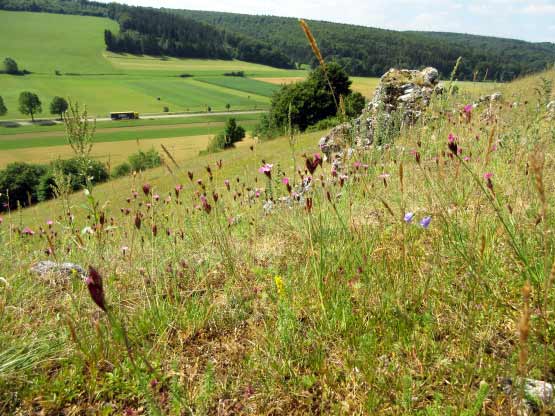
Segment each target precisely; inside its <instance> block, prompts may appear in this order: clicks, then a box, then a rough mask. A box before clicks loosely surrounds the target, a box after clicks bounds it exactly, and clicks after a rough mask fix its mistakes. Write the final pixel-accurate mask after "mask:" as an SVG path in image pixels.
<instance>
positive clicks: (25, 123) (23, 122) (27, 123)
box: [0, 110, 266, 126]
mask: <svg viewBox="0 0 555 416" xmlns="http://www.w3.org/2000/svg"><path fill="white" fill-rule="evenodd" d="M265 112H266V110H248V111H221V112H217V111H216V112H211V113H172V114H164V113H161V114H140V115H139V117H140V118H141V119H143V120H144V119H158V118H189V117H208V116H232V115H239V114H260V113H265ZM45 120H48V121H53V122H54V123H61V121H60V120H55V119H40V120H37V121H45ZM91 120H92V118H91ZM110 120H111V119H110V117H100V118H97V119H96V121H110ZM4 121H5V122H9V121H8V120H0V123H2V122H4ZM10 121H11V122H17V123H19V124H20V125H22V126H31V125H32V124H33V123H31V122H30V121H29V120H23V119H19V120H10Z"/></svg>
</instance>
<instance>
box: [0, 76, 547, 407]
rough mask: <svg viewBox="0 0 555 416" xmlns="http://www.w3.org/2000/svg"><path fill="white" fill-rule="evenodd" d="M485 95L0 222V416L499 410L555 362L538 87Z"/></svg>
mask: <svg viewBox="0 0 555 416" xmlns="http://www.w3.org/2000/svg"><path fill="white" fill-rule="evenodd" d="M542 76H543V77H544V78H546V79H550V80H552V82H553V81H555V72H554V71H550V72H546V73H544V74H542ZM543 85H545V84H543ZM499 89H500V91H501V92H502V94H503V97H504V98H503V100H502V101H500V102H497V103H496V104H494V105H491V106H488V105H483V106H481V107H477V108H474V109H472V110H469V111H470V116H468V115H467V116H463V110H462V109H463V108H464V106H465V105H467V104H468V102H469V101H468V100H469V99H475V98H476V97H477V96H478V95H480V94H482V93H485V92H486V90H481V91H475V92H474V95H472V93H468V94H470V95H468V96H466V95H465V96H464V97H461V96H450V97H448V98H447V99H446V100H438V101H437V102H433V103H432V106H431V107H430V109H429V110H428V111H429V112H430V114H429V116H430V117H427V120H428V123H427V124H426V125H420V124H417V125H416V126H413V127H412V128H407V129H403V130H402V131H401V132H400V135H399V136H396V137H395V139H393V140H392V141H391V142H390V143H388V146H384V147H378V146H375V147H373V148H371V149H368V150H366V151H360V152H355V153H354V154H353V156H352V158H351V159H348V160H347V161H345V163H344V165H343V166H342V167H341V168H340V169H341V171H340V172H337V170H336V169H335V168H333V169H332V166H331V164H330V163H329V162H327V161H325V162H323V163H322V164H318V163H314V161H315V160H317V159H315V156H314V153H315V152H318V146H317V143H318V138H319V137H320V135H321V132H316V133H311V134H303V135H299V136H294V137H293V138H289V137H282V138H277V139H275V140H272V141H267V142H256V143H255V142H247V143H245V144H244V145H242V146H241V147H239V148H237V149H233V150H230V151H224V152H220V153H216V154H211V155H207V156H200V157H195V158H193V159H185V160H183V161H180V160H177V159H176V161H177V164H173V163H170V164H169V167H170V168H171V173H170V171H169V170H168V169H167V168H166V167H161V168H157V169H153V170H149V171H145V172H141V173H138V174H137V175H134V176H129V177H125V178H122V179H119V180H114V181H111V182H109V183H105V184H102V185H99V186H95V187H93V188H91V189H90V192H87V193H84V192H79V193H76V194H62V195H61V196H60V198H59V199H57V200H52V201H49V202H47V203H41V204H37V205H35V206H32V207H30V208H28V209H24V210H20V211H14V212H6V213H5V214H3V216H2V223H1V224H0V240H1V241H2V243H3V244H1V245H0V264H1V265H2V267H1V270H0V271H1V273H0V275H1V276H2V280H0V284H1V286H0V291H1V292H0V293H1V294H2V296H3V298H2V303H1V304H0V311H1V312H2V314H1V315H0V316H1V318H2V319H1V321H0V322H1V324H2V333H3V337H2V340H1V341H0V342H1V345H2V347H3V348H2V349H1V350H0V363H2V366H1V369H2V373H1V377H0V410H1V411H2V412H3V413H5V414H29V413H33V412H35V413H36V412H42V413H44V414H60V413H65V414H71V413H74V414H79V413H83V412H90V413H97V414H107V415H110V414H170V415H181V414H226V413H227V414H233V413H242V414H299V415H301V414H369V415H374V414H379V415H411V416H412V415H414V416H423V415H480V414H484V415H516V414H520V413H518V412H519V410H518V409H521V408H522V406H523V404H522V403H523V400H527V401H529V400H531V399H529V397H525V396H524V393H523V392H522V389H521V388H520V382H519V380H521V379H522V378H523V377H526V378H533V379H537V380H547V381H552V380H553V372H554V371H555V368H554V364H553V363H555V348H554V343H553V331H554V328H553V323H552V319H551V318H552V317H553V314H554V313H555V308H554V305H555V294H554V292H553V283H554V279H555V274H554V273H555V272H554V270H555V268H554V266H553V248H554V247H555V238H554V236H553V233H552V232H551V230H552V229H553V227H554V226H555V212H554V211H553V209H552V207H553V205H554V204H555V188H554V186H553V184H554V183H555V177H554V171H553V157H552V155H553V154H554V152H555V130H554V128H553V122H552V121H551V120H550V119H549V118H548V114H547V113H546V110H545V107H546V106H545V102H546V101H547V100H550V99H554V98H555V97H554V96H553V95H552V91H550V90H549V89H548V88H544V89H542V81H541V80H540V77H538V76H535V77H529V78H527V79H522V80H519V81H516V82H514V83H512V84H504V85H501V86H500V88H499ZM536 89H537V90H536ZM535 91H539V92H541V93H542V94H543V95H541V94H536V92H535ZM547 94H549V95H547ZM515 101H518V104H517V105H516V106H515V105H513V102H515ZM467 114H468V113H467ZM450 137H451V139H449V138H450ZM305 168H306V171H305ZM309 170H310V171H309ZM299 172H300V174H299ZM309 177H310V178H311V179H308V178H309ZM303 180H304V181H305V185H306V183H307V182H309V183H310V186H301V183H302V181H303ZM289 186H290V187H291V191H290V190H289V189H288V187H289ZM293 191H294V192H299V193H302V195H301V196H300V197H298V196H295V194H293ZM46 259H51V260H55V261H72V262H75V263H77V264H79V265H82V266H83V267H84V268H86V269H87V270H86V271H85V276H88V279H87V280H84V279H83V277H82V276H79V271H76V272H73V273H68V274H67V275H64V276H58V275H54V274H53V275H42V276H40V277H39V276H38V275H37V274H35V273H33V272H31V271H30V267H32V266H33V265H34V264H36V262H38V261H40V260H46ZM89 267H91V269H88V268H89ZM507 380H510V383H512V384H509V383H508V382H507ZM507 386H509V387H511V389H512V390H511V393H510V394H509V393H507ZM535 403H536V405H537V406H542V407H543V409H542V410H543V411H544V414H550V413H552V412H553V411H554V408H553V406H551V405H546V406H543V405H541V403H538V402H535Z"/></svg>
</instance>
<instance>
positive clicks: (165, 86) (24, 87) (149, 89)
mask: <svg viewBox="0 0 555 416" xmlns="http://www.w3.org/2000/svg"><path fill="white" fill-rule="evenodd" d="M106 28H109V29H111V30H116V29H117V25H116V23H115V22H113V21H111V20H109V19H103V18H96V17H86V16H68V15H56V14H47V13H27V12H6V11H0V36H1V37H2V39H10V41H9V42H3V43H2V44H1V45H0V60H3V59H4V57H6V56H10V57H12V58H13V59H15V60H16V62H17V63H18V64H19V66H20V69H26V70H28V71H30V72H31V74H30V75H25V76H13V75H5V74H0V96H2V97H3V98H4V102H5V104H6V106H7V108H8V113H7V114H6V115H5V116H3V117H0V120H14V119H24V118H27V117H26V116H24V115H22V114H20V113H19V110H18V97H19V94H20V93H21V92H22V91H31V92H34V93H36V94H38V96H39V98H40V99H41V101H42V113H41V114H39V117H43V118H44V117H51V115H50V112H49V104H50V101H51V100H52V98H53V97H54V96H62V97H71V98H72V99H73V100H76V101H78V102H79V103H81V104H86V105H87V108H88V110H89V113H90V115H93V116H97V117H106V116H107V115H108V113H109V112H111V111H127V110H133V111H138V112H139V113H162V112H163V111H164V107H169V110H170V111H171V112H181V111H184V112H199V111H206V110H207V108H208V107H210V108H211V109H212V111H218V110H225V109H226V105H227V104H229V105H230V106H231V109H232V110H245V109H263V108H266V107H267V106H268V104H269V99H268V97H269V96H270V95H271V94H272V92H273V91H274V89H275V87H274V86H273V85H271V84H268V83H263V82H260V81H255V80H252V79H246V78H240V77H224V76H223V74H224V73H226V72H231V71H243V72H245V74H246V75H247V76H252V77H254V76H259V77H264V76H265V77H287V76H290V77H294V76H297V77H298V76H299V74H300V75H301V76H302V75H303V74H305V71H293V70H282V69H276V68H272V67H269V66H265V65H258V64H252V63H248V62H241V61H221V60H203V59H176V58H166V57H151V56H134V55H127V54H114V53H110V52H106V51H105V47H104V39H103V36H104V35H103V32H104V29H106ZM62 29H63V30H62ZM15 33H17V36H14V34H15ZM56 70H58V71H59V72H60V74H61V75H56V74H55V71H56ZM182 74H188V75H193V77H185V78H184V77H180V75H182ZM197 77H202V81H201V80H198V79H197ZM212 78H213V79H212Z"/></svg>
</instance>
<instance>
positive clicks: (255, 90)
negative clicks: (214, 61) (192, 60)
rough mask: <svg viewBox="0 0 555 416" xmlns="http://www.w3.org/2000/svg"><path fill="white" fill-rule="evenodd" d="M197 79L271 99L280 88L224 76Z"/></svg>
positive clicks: (249, 79) (247, 79) (241, 78)
mask: <svg viewBox="0 0 555 416" xmlns="http://www.w3.org/2000/svg"><path fill="white" fill-rule="evenodd" d="M196 79H197V80H198V81H202V82H207V83H208V84H212V85H216V86H219V87H224V88H231V89H240V90H241V91H245V92H248V93H251V94H256V95H260V96H263V97H271V96H272V94H273V93H274V92H275V91H277V90H278V89H279V86H277V85H275V84H271V83H268V82H262V81H258V80H256V79H252V78H244V77H230V76H223V77H209V78H196Z"/></svg>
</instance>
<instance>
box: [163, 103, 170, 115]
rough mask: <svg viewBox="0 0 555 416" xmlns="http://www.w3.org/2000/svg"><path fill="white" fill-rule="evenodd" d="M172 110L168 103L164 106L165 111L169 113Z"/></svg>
mask: <svg viewBox="0 0 555 416" xmlns="http://www.w3.org/2000/svg"><path fill="white" fill-rule="evenodd" d="M169 112H170V107H168V106H167V105H165V106H164V113H169Z"/></svg>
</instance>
